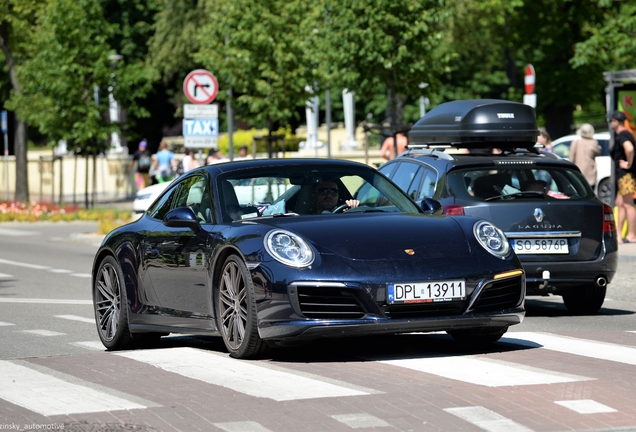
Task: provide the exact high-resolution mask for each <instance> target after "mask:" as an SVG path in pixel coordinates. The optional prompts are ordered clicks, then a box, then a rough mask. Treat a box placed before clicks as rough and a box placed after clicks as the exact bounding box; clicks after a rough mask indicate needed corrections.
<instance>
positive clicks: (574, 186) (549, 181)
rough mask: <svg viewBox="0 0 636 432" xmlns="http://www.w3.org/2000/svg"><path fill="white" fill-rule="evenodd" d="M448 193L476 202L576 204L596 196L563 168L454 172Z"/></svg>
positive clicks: (581, 178)
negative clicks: (514, 201) (556, 201)
mask: <svg viewBox="0 0 636 432" xmlns="http://www.w3.org/2000/svg"><path fill="white" fill-rule="evenodd" d="M448 191H449V193H450V195H451V196H454V197H456V198H459V199H467V200H473V201H474V200H477V201H495V200H511V199H527V198H530V199H532V198H535V199H547V200H577V199H589V196H590V194H592V195H593V192H592V190H591V189H590V187H589V185H588V184H587V182H586V181H585V179H584V178H583V176H582V175H581V173H579V172H577V171H574V170H572V169H568V168H564V167H533V168H525V167H524V168H508V167H506V168H504V167H502V168H499V169H491V168H487V169H486V168H484V169H461V170H455V171H451V172H449V173H448Z"/></svg>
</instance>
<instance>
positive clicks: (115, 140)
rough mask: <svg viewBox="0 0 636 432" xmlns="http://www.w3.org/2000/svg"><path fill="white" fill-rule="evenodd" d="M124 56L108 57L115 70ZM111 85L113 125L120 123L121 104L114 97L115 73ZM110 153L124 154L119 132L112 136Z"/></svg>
mask: <svg viewBox="0 0 636 432" xmlns="http://www.w3.org/2000/svg"><path fill="white" fill-rule="evenodd" d="M123 58H124V56H122V55H119V54H112V55H109V56H108V60H110V65H111V66H112V67H113V68H114V67H116V66H117V63H118V62H119V61H120V60H121V59H123ZM110 78H111V83H110V85H109V87H108V107H109V108H108V114H109V117H110V122H111V123H116V122H119V103H117V100H116V99H115V97H114V96H113V90H114V88H113V86H114V85H115V73H114V72H113V73H111V74H110ZM110 145H111V149H110V151H111V152H112V153H121V152H123V150H124V149H123V147H122V146H121V140H120V139H119V134H118V133H117V132H112V133H111V134H110Z"/></svg>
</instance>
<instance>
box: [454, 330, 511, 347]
mask: <svg viewBox="0 0 636 432" xmlns="http://www.w3.org/2000/svg"><path fill="white" fill-rule="evenodd" d="M507 331H508V327H503V328H501V327H495V328H491V327H484V328H475V329H465V330H451V331H448V332H447V333H448V334H449V335H451V336H452V337H453V339H455V341H457V342H458V343H460V344H462V345H464V346H467V347H469V348H485V347H487V346H489V345H492V344H493V343H495V342H497V341H498V340H499V339H501V337H502V336H503V335H504V334H506V332H507Z"/></svg>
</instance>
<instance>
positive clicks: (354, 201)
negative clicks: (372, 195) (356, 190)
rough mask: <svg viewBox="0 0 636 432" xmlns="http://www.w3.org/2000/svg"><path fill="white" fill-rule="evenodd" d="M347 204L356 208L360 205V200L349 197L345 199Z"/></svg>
mask: <svg viewBox="0 0 636 432" xmlns="http://www.w3.org/2000/svg"><path fill="white" fill-rule="evenodd" d="M345 204H347V205H348V206H349V208H356V207H358V206H359V205H360V201H358V200H357V199H349V200H346V201H345Z"/></svg>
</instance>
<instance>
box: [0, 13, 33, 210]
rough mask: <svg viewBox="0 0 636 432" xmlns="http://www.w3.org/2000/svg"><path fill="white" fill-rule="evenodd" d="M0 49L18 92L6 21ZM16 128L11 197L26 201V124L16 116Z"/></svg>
mask: <svg viewBox="0 0 636 432" xmlns="http://www.w3.org/2000/svg"><path fill="white" fill-rule="evenodd" d="M0 50H2V53H3V54H4V58H5V59H6V61H7V69H8V71H9V78H10V79H11V87H12V89H13V91H14V92H16V93H18V94H19V93H20V85H19V84H18V78H17V75H16V69H15V62H14V60H13V53H12V52H11V47H10V46H9V31H8V27H7V22H6V21H5V22H3V23H2V24H0ZM15 125H16V129H15V135H14V138H13V146H14V152H15V168H16V169H15V194H14V197H13V199H14V200H15V201H22V202H24V201H28V200H29V183H28V178H29V177H28V175H27V125H26V123H24V122H23V121H21V120H20V119H18V118H17V116H16V121H15Z"/></svg>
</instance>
